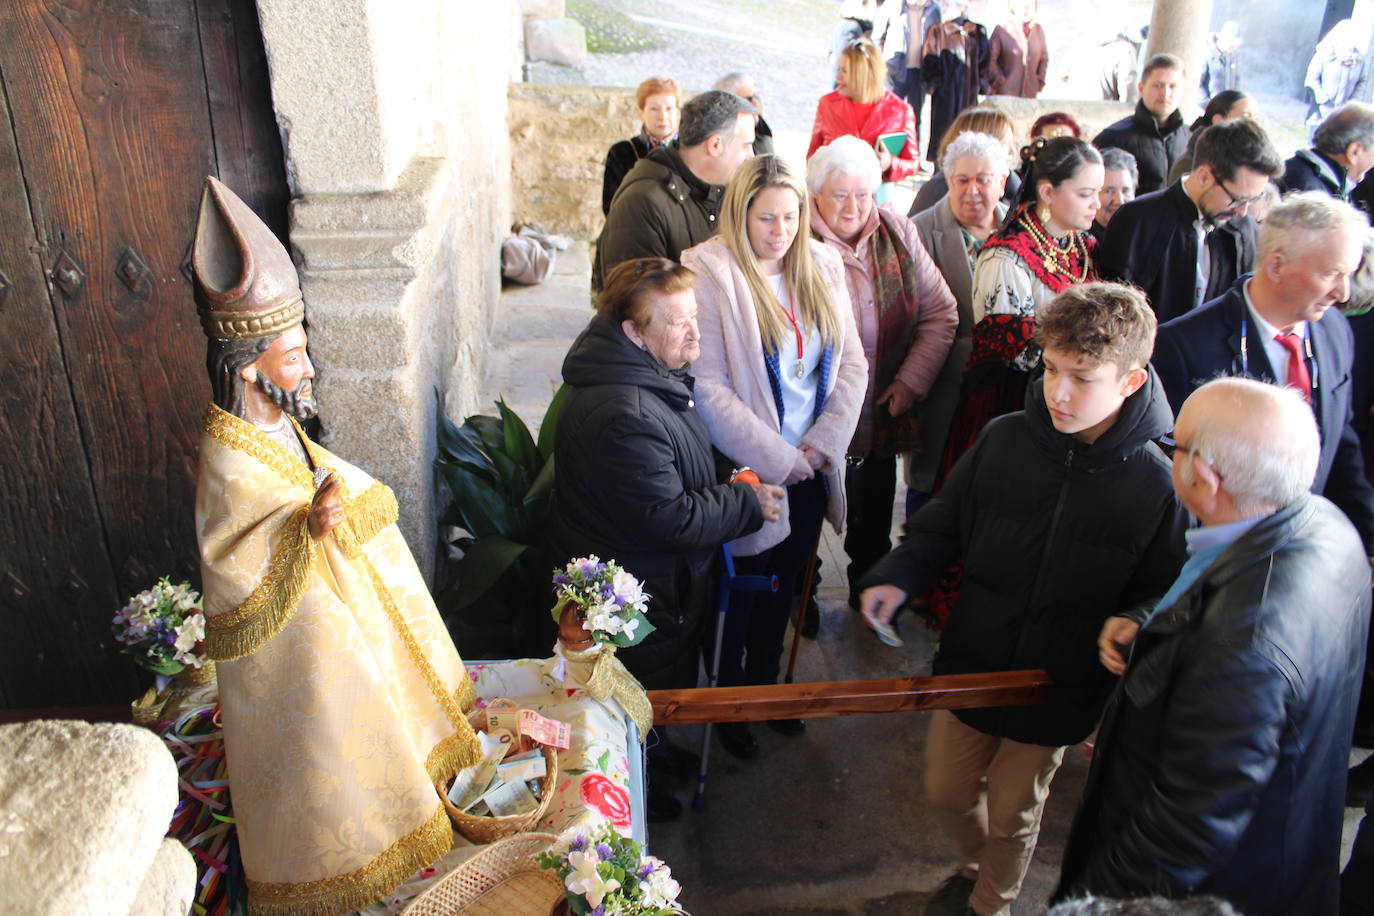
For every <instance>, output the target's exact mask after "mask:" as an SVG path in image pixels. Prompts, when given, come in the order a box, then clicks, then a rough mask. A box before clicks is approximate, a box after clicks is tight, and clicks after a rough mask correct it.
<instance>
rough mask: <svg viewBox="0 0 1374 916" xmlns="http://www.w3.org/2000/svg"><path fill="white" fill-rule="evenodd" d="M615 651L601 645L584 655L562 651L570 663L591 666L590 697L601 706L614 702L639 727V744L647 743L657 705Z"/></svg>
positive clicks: (581, 652)
mask: <svg viewBox="0 0 1374 916" xmlns="http://www.w3.org/2000/svg"><path fill="white" fill-rule="evenodd" d="M615 649H616V647H615V646H613V645H611V644H609V643H599V644H597V645H595V646H592V647H591V648H590V649H583V650H582V651H580V652H579V651H574V650H569V649H567V648H566V647H565V648H564V650H563V654H564V656H565V657H566V658H567V659H568V661H570V662H591V663H592V676H591V677H589V678H587V685H586V686H587V693H589V694H591V696H592V699H594V700H597V701H599V702H602V703H604V702H606V701H607V700H615V701H616V702H617V703H619V704H620V708H621V709H623V710H625V714H626V715H627V716H629V717H630V718H631V719H633V720H634V722H635V725H637V726H639V740H640V741H644V740H645V739H646V738H647V737H648V735H649V729H650V728H651V727H652V726H653V724H654V705H653V704H652V703H650V702H649V695H648V694H647V693H645V692H644V686H643V685H642V684H640V683H639V681H638V680H637V679H636V678H635V676H634V675H633V674H631V673H630V669H628V668H626V667H625V663H624V662H622V661H621V660H620V659H618V658H616V657H615Z"/></svg>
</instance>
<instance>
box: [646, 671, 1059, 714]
mask: <svg viewBox="0 0 1374 916" xmlns="http://www.w3.org/2000/svg"><path fill="white" fill-rule="evenodd" d="M1049 686H1050V678H1049V675H1047V674H1046V673H1045V672H1044V671H1040V670H1034V671H998V672H994V673H991V674H946V675H940V676H938V677H894V678H879V679H875V680H866V681H818V682H815V683H810V684H764V685H761V686H757V687H712V688H695V689H691V690H650V691H649V702H651V703H652V704H653V707H654V724H655V725H686V724H692V723H699V722H761V721H764V720H767V719H822V718H829V717H831V716H852V715H867V714H870V713H879V712H915V711H917V710H922V709H969V708H971V707H976V706H1029V705H1031V704H1033V703H1039V702H1042V701H1043V700H1044V699H1045V696H1046V693H1047V691H1048V689H1049Z"/></svg>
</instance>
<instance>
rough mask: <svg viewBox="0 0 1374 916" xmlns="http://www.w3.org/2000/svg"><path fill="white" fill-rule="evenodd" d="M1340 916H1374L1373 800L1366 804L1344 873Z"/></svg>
mask: <svg viewBox="0 0 1374 916" xmlns="http://www.w3.org/2000/svg"><path fill="white" fill-rule="evenodd" d="M1341 916H1374V798H1371V799H1370V800H1369V801H1367V802H1365V806H1364V818H1363V819H1361V821H1360V827H1359V830H1358V831H1356V833H1355V844H1354V846H1352V847H1351V849H1350V862H1349V863H1348V864H1347V865H1346V866H1345V871H1344V872H1342V873H1341Z"/></svg>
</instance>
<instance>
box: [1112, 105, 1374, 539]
mask: <svg viewBox="0 0 1374 916" xmlns="http://www.w3.org/2000/svg"><path fill="white" fill-rule="evenodd" d="M1214 129H1215V128H1214ZM1123 210H1124V208H1123ZM1117 218H1118V219H1120V214H1118V216H1117ZM1113 222H1115V221H1113ZM1364 232H1365V220H1364V216H1363V215H1362V214H1361V213H1360V212H1359V211H1358V210H1356V209H1355V208H1353V207H1351V206H1350V205H1349V204H1345V203H1341V202H1340V201H1337V200H1334V199H1333V198H1330V197H1327V196H1326V195H1324V194H1316V193H1312V192H1310V191H1309V192H1306V193H1301V194H1293V195H1289V197H1288V198H1286V199H1285V200H1283V201H1282V202H1280V203H1279V204H1277V205H1276V206H1275V207H1274V209H1273V210H1271V211H1270V213H1269V217H1268V218H1267V219H1266V220H1265V221H1264V226H1263V227H1262V228H1261V230H1260V239H1259V260H1258V263H1257V264H1256V266H1255V273H1254V275H1253V276H1248V277H1242V278H1241V279H1240V280H1238V281H1236V283H1235V285H1234V286H1232V287H1231V289H1229V290H1228V291H1227V292H1226V294H1225V295H1223V296H1222V297H1221V298H1219V299H1216V300H1214V301H1212V302H1209V303H1207V304H1206V305H1205V306H1203V307H1202V308H1200V309H1198V310H1197V311H1194V312H1191V313H1189V314H1187V315H1185V316H1183V317H1182V318H1178V319H1175V320H1174V321H1171V322H1169V323H1167V324H1165V325H1163V326H1162V327H1161V328H1160V329H1159V338H1158V340H1157V341H1156V343H1155V353H1154V359H1153V362H1154V367H1155V371H1157V372H1158V373H1159V378H1160V380H1161V381H1162V382H1163V383H1164V390H1165V392H1166V393H1167V394H1168V397H1169V403H1170V404H1171V405H1173V408H1174V409H1175V410H1180V409H1181V408H1182V407H1183V402H1184V401H1185V400H1187V398H1188V395H1190V394H1192V392H1193V391H1194V390H1195V389H1196V388H1197V387H1198V386H1199V385H1201V384H1203V383H1204V382H1206V381H1208V380H1209V379H1213V378H1216V377H1217V376H1220V375H1244V376H1250V377H1252V378H1257V379H1261V380H1263V381H1269V382H1274V381H1277V382H1279V383H1280V384H1284V383H1286V384H1289V385H1293V386H1295V387H1302V386H1303V380H1304V379H1306V388H1308V389H1309V390H1310V393H1311V394H1310V399H1311V404H1312V411H1313V413H1314V414H1315V415H1316V417H1317V425H1318V429H1319V430H1320V433H1321V458H1320V461H1319V462H1318V464H1317V471H1316V475H1315V477H1314V479H1313V483H1312V492H1314V493H1320V494H1322V495H1323V496H1325V497H1326V498H1327V499H1329V500H1331V501H1332V502H1333V503H1335V504H1336V506H1337V507H1339V508H1340V509H1341V511H1343V512H1344V513H1345V514H1346V515H1347V516H1348V517H1349V518H1350V521H1351V522H1352V523H1353V524H1354V525H1355V529H1356V530H1357V531H1358V532H1359V533H1360V536H1361V538H1362V539H1363V540H1364V543H1365V546H1366V547H1367V548H1368V549H1369V553H1370V555H1372V556H1374V490H1371V489H1370V486H1369V482H1368V480H1366V478H1365V475H1364V460H1363V458H1362V456H1361V452H1360V443H1359V439H1358V438H1357V437H1356V435H1355V431H1354V430H1353V429H1352V428H1351V425H1350V419H1351V413H1350V390H1351V387H1352V386H1351V375H1350V367H1351V360H1352V358H1353V351H1354V344H1353V342H1352V337H1351V333H1350V323H1349V322H1348V321H1347V320H1346V318H1345V316H1344V315H1342V314H1341V312H1340V309H1337V308H1332V307H1331V306H1333V305H1336V304H1337V303H1340V302H1343V301H1345V300H1346V299H1347V298H1349V295H1350V275H1351V274H1352V273H1354V271H1355V269H1356V267H1358V266H1359V263H1360V257H1361V254H1362V252H1363V240H1364ZM1285 332H1289V333H1293V334H1295V335H1297V338H1296V340H1295V342H1294V343H1293V344H1292V346H1293V347H1294V348H1296V350H1297V353H1298V358H1296V359H1295V358H1294V357H1293V356H1292V355H1291V352H1290V350H1288V349H1286V347H1285V345H1284V344H1282V343H1280V342H1278V341H1277V340H1276V339H1275V338H1276V336H1277V335H1280V334H1283V333H1285Z"/></svg>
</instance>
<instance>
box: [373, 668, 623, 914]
mask: <svg viewBox="0 0 1374 916" xmlns="http://www.w3.org/2000/svg"><path fill="white" fill-rule="evenodd" d="M590 673H591V665H590V664H589V663H577V662H568V661H565V660H563V659H562V658H560V657H559V656H554V657H553V658H546V659H535V658H527V659H519V660H516V661H508V662H492V663H488V664H483V663H474V662H470V663H469V664H468V677H469V678H471V679H472V681H473V684H474V686H475V687H476V690H477V706H478V707H479V708H481V707H485V706H486V705H487V704H489V703H490V702H491V701H493V700H496V699H497V698H506V699H509V700H511V701H512V702H514V703H516V704H517V705H519V706H522V707H526V708H529V709H535V710H538V711H539V713H540V714H541V715H544V716H547V717H549V718H551V719H557V720H559V721H561V722H566V723H568V724H569V725H570V726H571V727H572V746H571V747H569V748H568V749H567V750H566V751H560V752H559V755H558V767H559V775H558V782H557V784H556V785H555V786H554V799H553V802H552V804H551V805H550V806H549V811H548V814H546V815H545V816H544V818H543V819H542V820H540V821H539V823H537V824H536V825H535V826H534V827H533V828H531V829H533V830H535V831H538V832H541V833H553V834H558V833H562V832H563V831H564V830H566V829H568V828H569V827H572V826H574V825H577V826H581V827H584V828H586V829H587V831H588V832H589V833H592V832H595V831H596V830H597V829H598V828H599V827H600V826H601V825H602V824H611V825H612V826H614V827H615V828H616V829H617V830H619V831H620V832H621V833H625V834H630V835H633V836H634V838H635V839H637V840H639V841H640V842H643V841H644V840H645V831H644V821H643V804H642V802H641V803H639V804H636V803H635V801H634V799H635V798H637V797H638V798H642V796H643V788H642V787H643V781H642V779H641V778H640V776H639V774H640V773H642V770H641V769H640V768H639V764H640V761H639V760H638V759H636V760H633V761H632V760H631V758H630V755H629V749H630V745H631V741H633V745H634V749H635V754H636V755H638V754H639V746H640V745H639V742H638V739H637V737H636V738H633V739H632V738H631V729H630V722H629V719H628V717H627V716H626V715H625V713H624V711H623V710H621V709H620V706H619V704H617V703H615V702H611V703H607V704H602V703H599V702H597V701H596V700H594V699H592V697H591V696H590V695H588V693H587V691H586V689H585V688H584V687H583V686H582V685H583V683H584V682H585V680H586V679H587V678H588V677H590ZM632 772H633V774H634V775H632ZM481 848H482V847H480V846H475V845H473V844H471V843H469V842H468V841H467V840H465V839H464V838H463V837H462V836H461V835H459V834H455V835H454V849H453V851H452V852H450V853H449V854H448V855H446V856H444V857H443V858H442V859H440V860H439V861H438V862H436V863H435V864H434V866H432V867H431V868H427V869H424V870H423V871H422V872H420V873H419V874H418V875H416V876H415V877H414V878H412V879H411V880H409V881H407V882H405V883H404V884H402V885H401V886H400V887H399V888H397V889H396V891H395V893H393V894H391V895H390V896H389V897H388V898H387V899H386V900H385V901H381V902H378V903H377V904H375V905H373V906H371V907H369V908H367V909H365V910H362V911H361V912H362V913H364V914H367V916H395V914H399V913H400V912H401V911H402V910H403V909H404V908H405V906H406V904H407V903H409V902H410V901H411V900H412V899H414V898H415V897H416V896H418V895H419V894H420V893H422V892H423V891H425V890H427V889H428V888H429V887H431V886H432V885H434V884H435V883H436V882H438V880H439V879H440V878H442V877H443V876H444V875H446V874H448V873H449V872H451V871H453V870H454V869H455V868H457V867H458V866H459V865H461V864H462V863H463V862H465V861H466V860H467V859H469V858H470V857H471V856H473V855H474V854H476V852H477V850H479V849H481Z"/></svg>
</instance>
